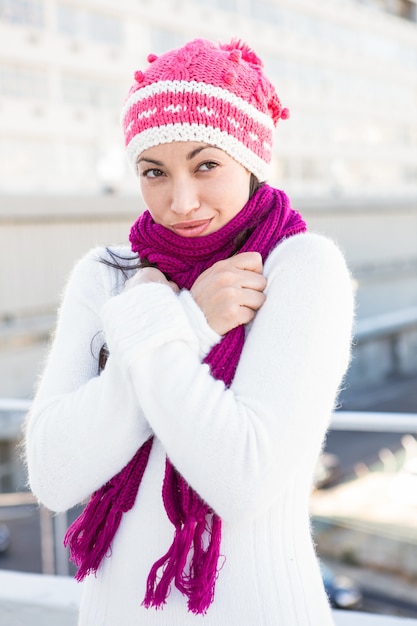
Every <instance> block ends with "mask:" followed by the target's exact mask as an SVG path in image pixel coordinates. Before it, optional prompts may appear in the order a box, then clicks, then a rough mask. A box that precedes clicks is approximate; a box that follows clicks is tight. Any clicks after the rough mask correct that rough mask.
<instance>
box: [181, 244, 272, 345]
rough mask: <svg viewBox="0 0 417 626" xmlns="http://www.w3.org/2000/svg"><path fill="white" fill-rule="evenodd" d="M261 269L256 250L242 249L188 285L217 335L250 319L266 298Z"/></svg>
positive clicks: (264, 279)
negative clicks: (191, 284) (247, 250)
mask: <svg viewBox="0 0 417 626" xmlns="http://www.w3.org/2000/svg"><path fill="white" fill-rule="evenodd" d="M262 269H263V267H262V257H261V255H260V254H259V253H258V252H242V253H240V254H236V255H235V256H233V257H231V258H230V259H225V260H224V261H218V262H217V263H215V264H214V265H212V266H211V267H210V268H209V269H207V270H205V271H204V272H203V273H202V274H200V276H199V277H198V278H197V280H196V281H195V283H194V285H193V286H192V287H191V295H192V296H193V298H194V300H195V301H196V303H197V304H198V306H199V307H200V309H201V310H202V311H203V313H204V315H205V316H206V318H207V321H208V323H209V325H210V326H211V327H212V329H213V330H215V331H216V332H217V333H218V334H219V335H224V334H226V333H227V332H228V331H229V330H231V329H232V328H235V327H236V326H240V325H241V324H247V323H249V322H250V321H251V320H253V318H254V317H255V313H256V311H257V310H258V309H260V308H261V306H262V305H263V303H264V302H265V298H266V296H265V294H264V293H263V292H264V289H265V287H266V283H267V281H266V278H265V277H264V276H263V274H262Z"/></svg>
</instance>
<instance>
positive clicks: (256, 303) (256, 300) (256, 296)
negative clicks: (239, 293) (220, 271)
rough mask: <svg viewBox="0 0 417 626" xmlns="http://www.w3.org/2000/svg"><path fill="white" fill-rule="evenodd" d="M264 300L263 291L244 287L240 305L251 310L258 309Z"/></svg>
mask: <svg viewBox="0 0 417 626" xmlns="http://www.w3.org/2000/svg"><path fill="white" fill-rule="evenodd" d="M265 300H266V296H265V294H264V293H263V292H260V291H253V290H252V289H245V294H244V300H243V301H242V304H241V305H240V306H241V307H243V308H248V309H251V310H252V311H258V310H259V309H260V308H261V306H263V304H264V302H265Z"/></svg>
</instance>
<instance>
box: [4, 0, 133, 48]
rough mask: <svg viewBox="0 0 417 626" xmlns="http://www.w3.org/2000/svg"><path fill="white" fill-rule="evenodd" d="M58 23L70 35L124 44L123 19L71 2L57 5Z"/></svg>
mask: <svg viewBox="0 0 417 626" xmlns="http://www.w3.org/2000/svg"><path fill="white" fill-rule="evenodd" d="M0 1H1V0H0ZM56 24H57V28H58V31H59V32H60V33H62V34H63V35H67V36H68V37H75V38H79V39H86V40H89V41H93V42H94V43H99V44H112V45H122V44H123V42H124V27H123V23H122V22H121V20H119V19H117V18H115V17H111V16H109V15H102V14H99V13H93V12H92V11H86V10H83V9H79V8H77V7H73V6H70V5H69V4H58V5H57V8H56Z"/></svg>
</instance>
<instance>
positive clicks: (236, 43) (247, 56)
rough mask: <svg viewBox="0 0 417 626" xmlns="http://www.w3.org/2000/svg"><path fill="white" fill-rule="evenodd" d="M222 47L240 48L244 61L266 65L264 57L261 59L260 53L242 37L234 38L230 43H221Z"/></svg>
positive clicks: (225, 48)
mask: <svg viewBox="0 0 417 626" xmlns="http://www.w3.org/2000/svg"><path fill="white" fill-rule="evenodd" d="M220 49H221V50H230V51H232V50H233V51H234V50H240V52H241V54H242V59H243V60H244V61H247V62H248V63H252V64H253V65H259V67H263V66H264V64H263V61H262V59H260V58H259V57H258V55H257V54H256V53H255V52H254V51H253V50H252V48H250V47H249V46H248V44H247V43H245V42H244V41H242V40H241V39H232V40H231V42H230V43H226V44H221V45H220ZM234 54H236V53H234Z"/></svg>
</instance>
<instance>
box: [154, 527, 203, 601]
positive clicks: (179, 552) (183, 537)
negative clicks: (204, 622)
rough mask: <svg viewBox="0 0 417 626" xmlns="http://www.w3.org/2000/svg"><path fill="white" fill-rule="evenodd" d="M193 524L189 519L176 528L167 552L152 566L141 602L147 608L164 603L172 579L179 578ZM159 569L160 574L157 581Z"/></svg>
mask: <svg viewBox="0 0 417 626" xmlns="http://www.w3.org/2000/svg"><path fill="white" fill-rule="evenodd" d="M194 526H195V521H193V520H191V519H189V520H187V522H186V524H185V525H184V526H183V527H182V528H177V529H176V531H175V535H174V540H173V542H172V544H171V546H170V548H169V550H168V552H167V553H166V554H165V555H164V556H163V557H161V558H160V559H159V560H158V561H157V562H156V563H155V564H154V565H153V566H152V569H151V571H150V572H149V576H148V580H147V584H146V595H145V599H144V600H143V602H142V604H143V606H145V607H146V608H147V609H148V608H149V607H155V608H160V607H161V606H162V605H164V604H165V603H166V599H167V597H168V595H169V591H170V588H171V584H172V581H173V580H174V579H177V578H180V576H181V574H182V571H183V569H184V567H185V565H186V562H187V557H188V554H189V552H190V549H191V547H192V544H193V537H194ZM160 569H162V574H161V576H160V578H159V581H158V582H157V579H158V571H159V570H160ZM180 591H183V589H180ZM184 592H185V591H184Z"/></svg>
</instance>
